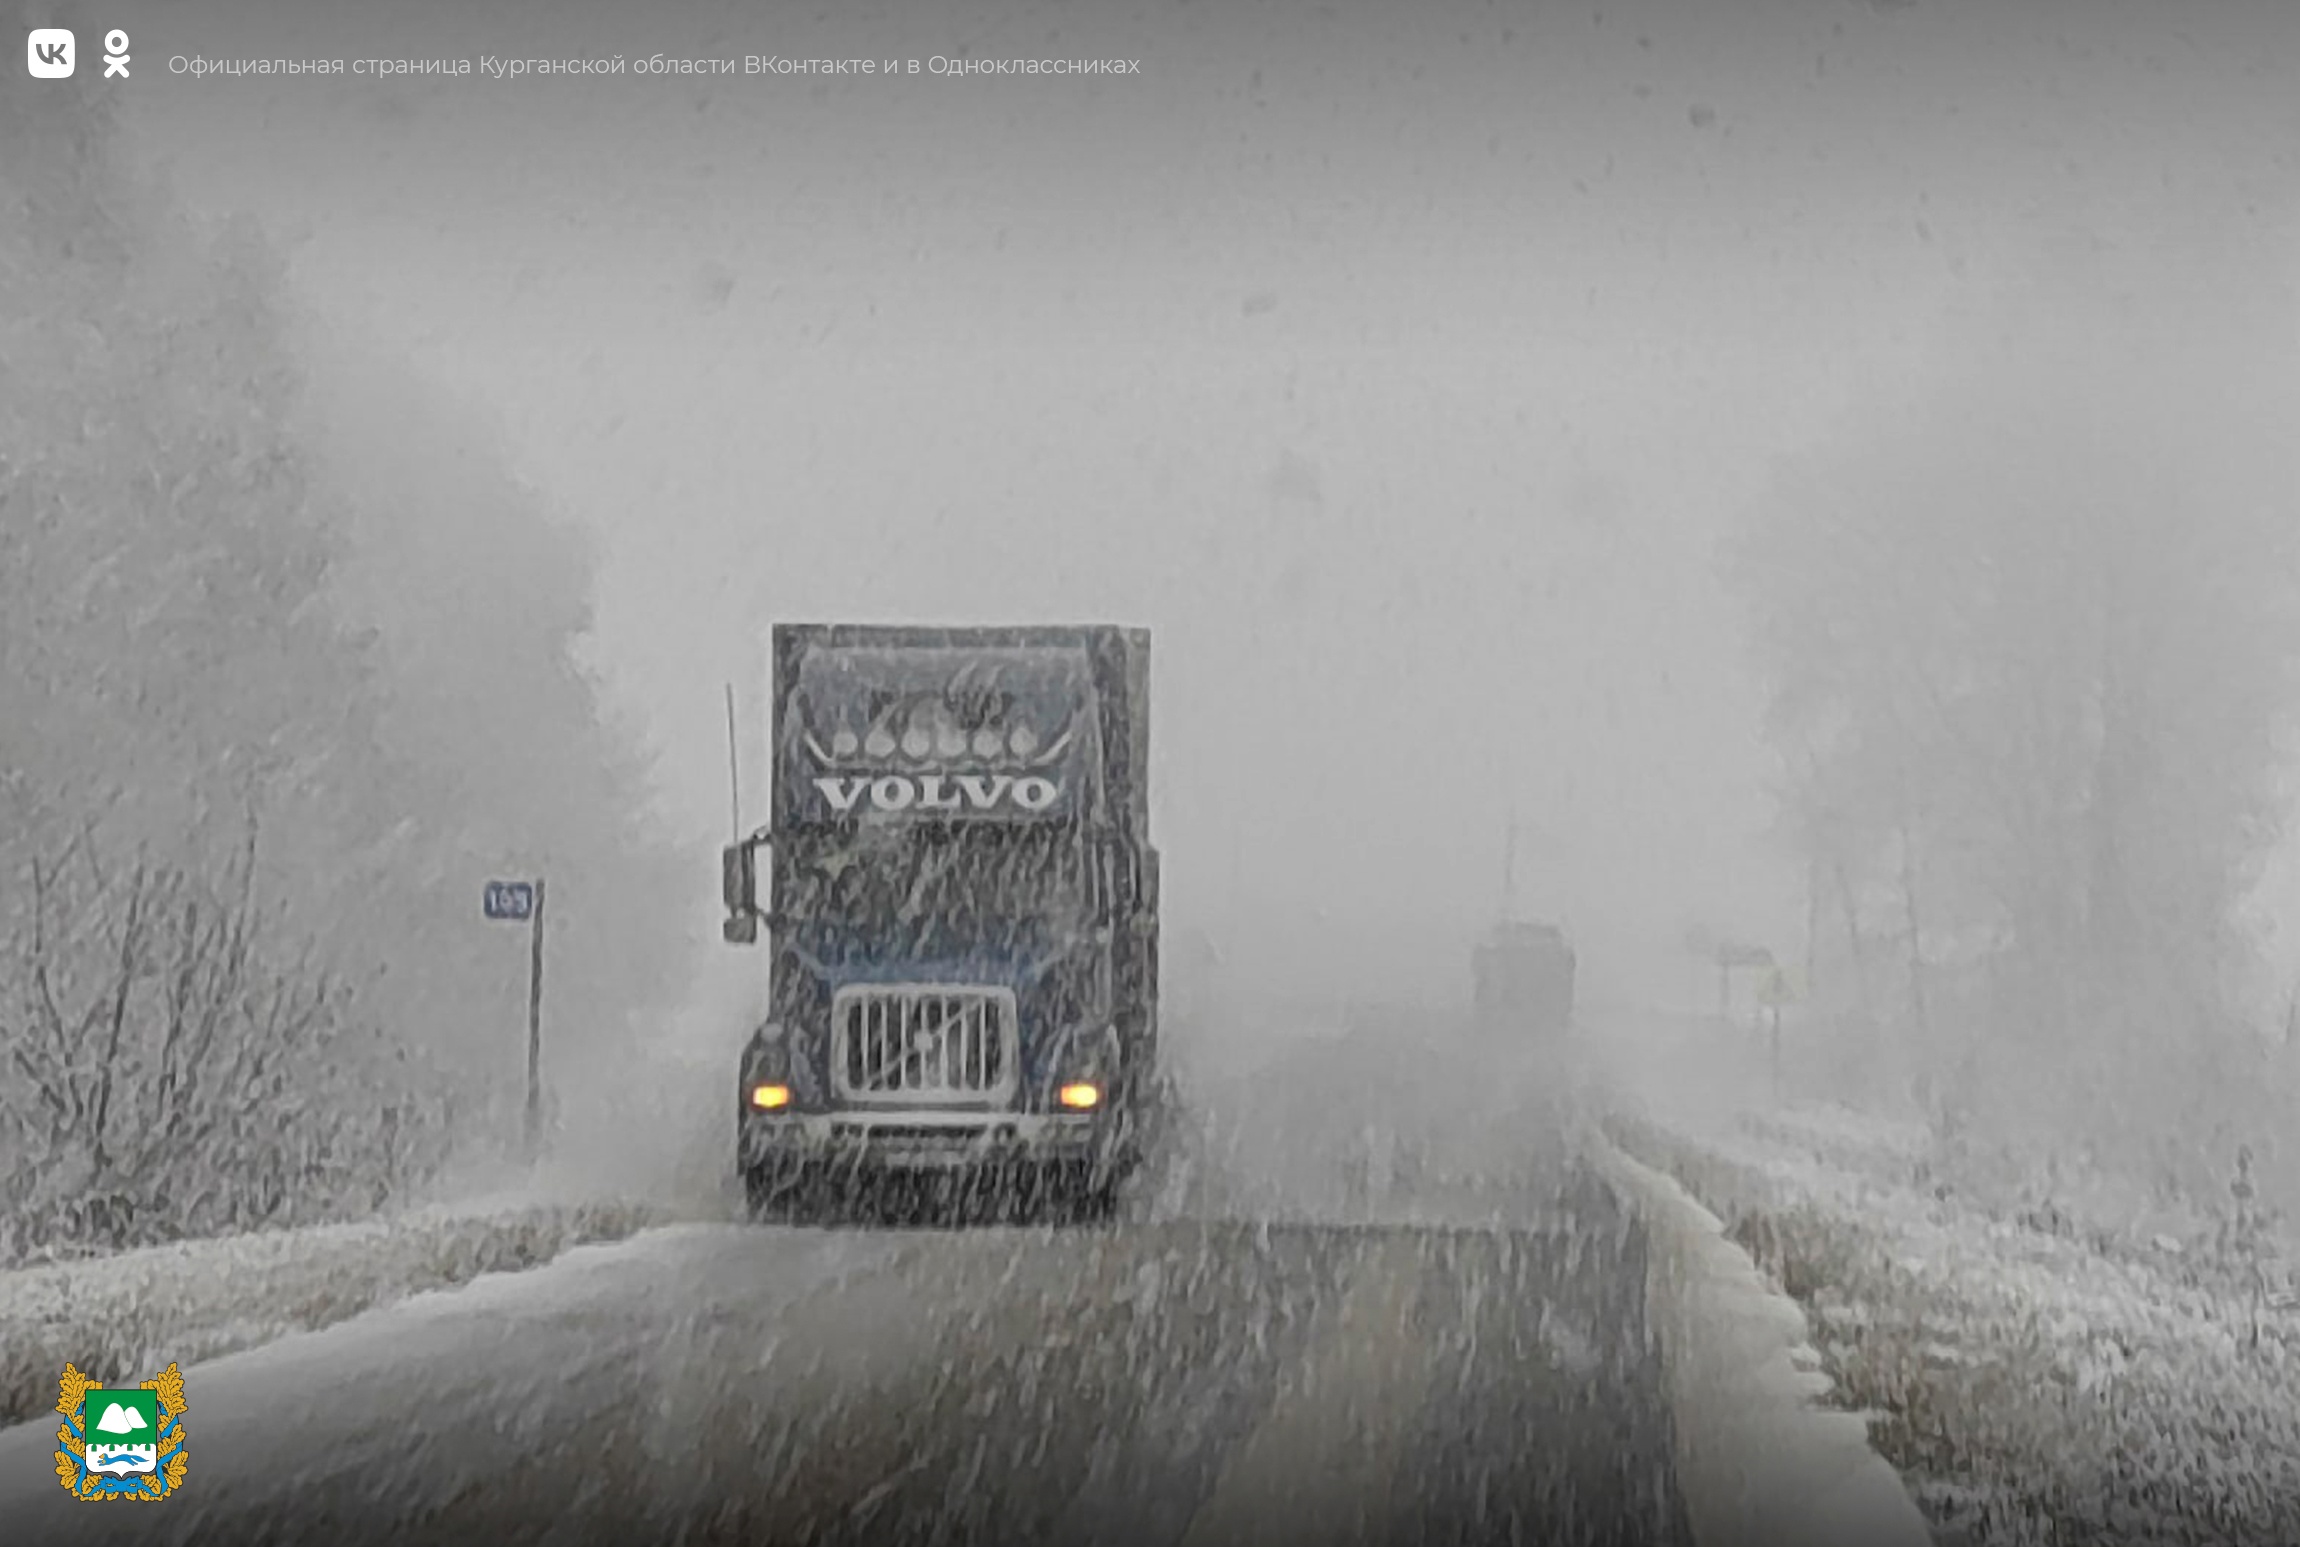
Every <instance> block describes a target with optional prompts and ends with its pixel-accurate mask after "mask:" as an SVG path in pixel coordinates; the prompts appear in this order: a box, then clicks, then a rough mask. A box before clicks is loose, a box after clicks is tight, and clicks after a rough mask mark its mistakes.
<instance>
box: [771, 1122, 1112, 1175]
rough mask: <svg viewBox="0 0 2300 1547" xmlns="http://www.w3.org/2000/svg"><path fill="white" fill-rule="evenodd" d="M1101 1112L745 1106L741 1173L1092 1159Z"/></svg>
mask: <svg viewBox="0 0 2300 1547" xmlns="http://www.w3.org/2000/svg"><path fill="white" fill-rule="evenodd" d="M1113 1131H1114V1130H1113V1125H1112V1124H1111V1122H1110V1121H1109V1120H1108V1119H1107V1118H1106V1117H1103V1116H1100V1115H1097V1114H1092V1113H1068V1112H979V1111H977V1112H935V1111H843V1112H789V1113H783V1112H753V1113H746V1114H745V1115H744V1116H743V1118H742V1129H741V1133H740V1136H739V1137H740V1145H739V1148H740V1152H741V1161H742V1166H743V1169H744V1170H746V1171H758V1170H773V1171H779V1172H786V1173H787V1172H789V1171H791V1170H796V1169H810V1170H811V1169H814V1168H817V1167H821V1168H823V1169H826V1170H843V1169H849V1168H864V1167H868V1168H873V1169H886V1170H901V1171H964V1170H976V1169H982V1170H993V1169H998V1168H1000V1167H1006V1166H1027V1165H1045V1164H1050V1163H1062V1162H1073V1163H1084V1164H1088V1165H1093V1164H1096V1163H1097V1162H1100V1161H1102V1160H1104V1158H1105V1157H1106V1154H1107V1152H1108V1150H1109V1148H1110V1139H1111V1137H1112V1135H1113Z"/></svg>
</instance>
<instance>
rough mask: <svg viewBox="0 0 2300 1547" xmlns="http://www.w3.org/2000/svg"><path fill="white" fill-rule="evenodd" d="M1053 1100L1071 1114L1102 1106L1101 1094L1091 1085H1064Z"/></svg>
mask: <svg viewBox="0 0 2300 1547" xmlns="http://www.w3.org/2000/svg"><path fill="white" fill-rule="evenodd" d="M1054 1099H1055V1100H1057V1101H1059V1102H1061V1103H1062V1104H1063V1105H1064V1106H1066V1107H1068V1108H1070V1110H1072V1111H1073V1112H1087V1111H1091V1110H1093V1109H1094V1108H1095V1107H1098V1106H1100V1105H1101V1104H1102V1092H1101V1091H1100V1090H1098V1089H1096V1088H1095V1087H1094V1086H1092V1085H1084V1084H1080V1085H1065V1086H1063V1087H1062V1089H1061V1090H1059V1091H1057V1092H1056V1093H1055V1097H1054Z"/></svg>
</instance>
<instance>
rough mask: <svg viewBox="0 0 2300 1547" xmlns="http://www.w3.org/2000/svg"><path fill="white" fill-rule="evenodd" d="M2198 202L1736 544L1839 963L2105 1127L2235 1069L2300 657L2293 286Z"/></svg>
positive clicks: (2042, 301)
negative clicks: (2258, 892) (2196, 212)
mask: <svg viewBox="0 0 2300 1547" xmlns="http://www.w3.org/2000/svg"><path fill="white" fill-rule="evenodd" d="M2177 229H2178V232H2179V234H2178V235H2177V236H2168V237H2166V238H2165V239H2163V240H2161V241H2159V242H2157V243H2155V244H2153V245H2151V246H2148V247H2145V248H2142V249H2139V250H2136V251H2132V252H2127V253H2122V254H2117V253H2108V252H2103V251H2101V250H2099V249H2097V248H2095V247H2093V246H2091V245H2089V244H2084V243H2073V244H2070V245H2068V246H2066V247H2064V248H2062V249H2060V250H2057V251H2056V252H2054V253H2053V254H2052V255H2051V256H2052V262H2051V263H2050V265H2049V266H2048V267H2047V268H2046V270H2045V271H2044V272H2043V273H2042V274H2040V275H2039V276H2038V277H2037V278H2035V279H2034V280H2032V281H2031V282H2030V283H2028V284H2025V285H2022V286H2019V287H2016V288H2015V289H2014V290H2013V291H2012V292H2011V293H2009V294H2007V295H2006V296H2004V297H2003V298H2002V300H2001V302H2000V304H1998V305H1996V306H1993V307H1990V308H1987V309H1986V310H1984V311H1983V312H1981V313H1980V314H1978V315H1974V316H1970V317H1968V318H1966V319H1964V320H1963V321H1962V322H1961V323H1960V324H1958V325H1957V327H1955V328H1953V329H1952V330H1951V332H1950V334H1949V336H1948V337H1947V339H1946V340H1945V342H1944V343H1943V344H1942V345H1941V347H1940V348H1939V350H1938V351H1937V353H1936V356H1935V359H1934V360H1933V362H1932V363H1931V365H1930V367H1929V369H1928V371H1927V372H1926V374H1925V375H1924V377H1923V379H1922V380H1921V382H1920V383H1919V384H1918V385H1917V386H1916V387H1915V388H1914V389H1913V390H1911V391H1908V392H1906V393H1900V394H1892V393H1884V392H1879V393H1876V394H1873V395H1872V396H1870V397H1869V398H1867V399H1865V400H1863V401H1860V402H1858V403H1856V404H1855V405H1854V406H1853V408H1852V410H1851V411H1850V412H1849V413H1848V414H1847V415H1846V416H1845V419H1844V424H1843V428H1842V430H1841V432H1840V433H1839V434H1838V435H1837V436H1836V437H1835V438H1834V439H1833V440H1831V441H1830V442H1829V443H1828V444H1826V445H1823V446H1821V447H1818V448H1816V449H1814V450H1813V451H1811V452H1810V453H1809V454H1806V455H1802V456H1799V457H1796V458H1794V459H1791V460H1790V461H1788V462H1786V463H1784V464H1783V465H1782V467H1781V468H1780V469H1779V474H1778V477H1777V479H1776V481H1775V488H1774V493H1773V496H1772V498H1770V499H1769V500H1768V501H1766V502H1765V503H1764V504H1763V505H1762V506H1761V507H1760V508H1758V509H1756V510H1755V511H1754V512H1753V513H1752V515H1751V517H1750V520H1749V522H1748V525H1747V528H1746V530H1745V531H1744V532H1743V533H1742V534H1741V535H1740V539H1739V541H1738V542H1737V543H1736V545H1735V547H1734V550H1733V553H1732V559H1731V564H1732V570H1733V574H1734V576H1735V579H1736V580H1737V582H1738V583H1739V585H1740V587H1741V588H1742V590H1743V592H1744V595H1745V596H1746V598H1747V600H1748V602H1749V603H1750V606H1751V616H1752V618H1753V621H1754V633H1755V638H1756V642H1757V646H1758V651H1759V656H1760V659H1761V661H1762V662H1763V665H1764V667H1765V669H1766V671H1767V672H1768V674H1769V675H1770V677H1771V680H1772V682H1773V684H1774V696H1773V703H1772V720H1771V730H1772V733H1773V735H1774V737H1775V738H1776V741H1777V742H1778V744H1779V746H1780V748H1781V750H1782V752H1783V756H1784V766H1785V768H1786V769H1787V771H1788V773H1787V788H1786V795H1787V807H1788V815H1789V817H1790V821H1789V822H1788V824H1787V826H1788V830H1789V831H1790V832H1791V833H1793V834H1794V835H1795V836H1796V838H1797V839H1798V841H1799V842H1800V843H1801V844H1803V845H1804V846H1805V848H1806V850H1807V853H1808V855H1809V857H1810V859H1811V860H1812V873H1813V874H1814V876H1815V878H1816V882H1817V884H1819V885H1820V886H1821V887H1822V888H1823V889H1824V891H1825V892H1826V893H1827V894H1828V896H1827V900H1826V902H1825V903H1824V905H1823V906H1821V907H1818V908H1817V909H1816V916H1817V917H1818V918H1819V919H1822V920H1825V921H1828V922H1827V924H1826V925H1825V926H1824V928H1825V933H1826V935H1827V938H1829V939H1830V940H1832V941H1833V942H1835V943H1836V945H1837V946H1838V947H1839V949H1838V950H1837V951H1836V952H1835V953H1834V955H1835V956H1836V957H1837V958H1838V962H1837V965H1838V967H1839V971H1838V973H1837V976H1836V982H1837V984H1838V985H1839V987H1840V990H1842V988H1844V987H1846V986H1848V985H1849V986H1853V987H1862V986H1865V987H1866V988H1867V990H1868V992H1869V994H1870V999H1871V1003H1870V1005H1869V1006H1868V1008H1869V1009H1870V1010H1871V1011H1872V1012H1882V1013H1884V1014H1886V1015H1887V1016H1888V1017H1889V1018H1891V1019H1892V1020H1894V1021H1895V1022H1896V1023H1897V1024H1899V1025H1901V1026H1903V1027H1904V1028H1907V1029H1908V1030H1910V1031H1911V1032H1912V1033H1913V1034H1916V1035H1920V1036H1923V1037H1924V1038H1926V1039H1927V1053H1928V1055H1929V1056H1932V1057H1933V1058H1934V1060H1935V1062H1937V1063H1942V1064H1947V1063H1957V1062H1961V1063H1962V1065H1963V1071H1964V1073H1965V1075H1966V1076H1967V1080H1966V1084H1965V1086H1964V1087H1963V1088H1962V1089H1961V1090H1959V1091H1958V1092H1957V1097H1958V1099H1959V1100H1972V1099H1974V1098H1975V1097H1976V1095H1978V1094H1979V1093H1981V1092H1984V1091H1986V1090H1987V1089H1989V1088H1990V1087H1991V1086H1992V1085H1993V1086H1994V1087H1995V1088H1996V1089H1997V1090H1998V1091H1999V1092H2000V1093H2003V1094H2007V1095H2011V1096H2013V1097H2014V1098H2015V1101H2016V1102H2027V1103H2032V1104H2033V1103H2034V1102H2035V1101H2036V1100H2038V1099H2039V1098H2040V1097H2051V1096H2055V1095H2058V1094H2061V1093H2063V1092H2066V1093H2071V1094H2072V1095H2073V1097H2074V1099H2073V1100H2072V1101H2071V1102H2070V1103H2069V1106H2070V1108H2071V1115H2072V1116H2074V1117H2078V1118H2079V1119H2080V1120H2083V1121H2086V1122H2088V1123H2092V1124H2095V1125H2097V1120H2098V1119H2099V1118H2100V1117H2101V1116H2103V1115H2104V1114H2105V1113H2106V1112H2107V1111H2109V1110H2114V1111H2116V1112H2118V1113H2120V1114H2123V1115H2128V1116H2134V1117H2145V1116H2146V1115H2147V1114H2148V1113H2149V1112H2150V1111H2151V1110H2154V1111H2156V1112H2157V1114H2158V1115H2166V1114H2167V1113H2169V1111H2170V1110H2171V1106H2172V1105H2173V1104H2174V1103H2173V1101H2172V1098H2173V1097H2179V1098H2182V1099H2183V1100H2187V1101H2188V1102H2189V1103H2190V1106H2191V1107H2192V1108H2193V1110H2209V1109H2210V1108H2211V1106H2212V1103H2213V1102H2214V1101H2216V1100H2219V1099H2220V1098H2221V1097H2223V1096H2225V1095H2226V1094H2227V1091H2226V1089H2225V1088H2224V1087H2221V1086H2219V1085H2218V1084H2217V1082H2218V1080H2219V1079H2220V1078H2221V1077H2222V1076H2223V1075H2226V1076H2227V1077H2229V1078H2233V1077H2234V1076H2233V1075H2232V1074H2231V1073H2230V1072H2229V1068H2230V1067H2231V1066H2223V1065H2221V1064H2218V1063H2216V1062H2215V1061H2216V1060H2218V1059H2221V1058H2222V1057H2223V1056H2224V1055H2228V1054H2230V1052H2231V1050H2232V1049H2233V1050H2237V1051H2239V1052H2240V1051H2241V1050H2242V1048H2243V1046H2244V1044H2243V1043H2242V1041H2241V1039H2238V1038H2232V1037H2231V1036H2230V1035H2229V1033H2230V1032H2231V1028H2232V1027H2234V1026H2236V1025H2237V1024H2238V1023H2239V1022H2240V1021H2241V1020H2242V1018H2243V1015H2244V1013H2245V1012H2246V1011H2247V1009H2248V1008H2249V1007H2248V1006H2246V1005H2244V1004H2242V1003H2241V1002H2240V1000H2239V998H2238V996H2237V994H2236V992H2235V990H2236V988H2237V986H2238V985H2239V983H2240V982H2241V981H2242V977H2241V972H2240V970H2239V969H2240V967H2241V964H2242V961H2243V958H2244V954H2245V951H2246V942H2245V940H2244V938H2243V936H2242V933H2241V931H2240V929H2239V927H2238V923H2237V921H2238V919H2239V916H2240V909H2241V905H2242V903H2243V901H2244V899H2245V897H2246V896H2247V894H2248V892H2249V891H2250V890H2251V888H2252V886H2253V884H2254V881H2255V877H2256V873H2257V867H2258V866H2259V865H2260V863H2261V862H2262V860H2263V858H2264V857H2265V855H2266V853H2267V850H2268V847H2269V845H2270V842H2271V840H2272V838H2273V835H2274V832H2275V827H2276V823H2277V820H2278V817H2279V815H2280V813H2279V811H2278V808H2277V802H2276V790H2277V788H2278V783H2279V773H2280V770H2281V767H2282V759H2283V756H2284V754H2285V752H2286V750H2287V747H2286V743H2285V731H2286V729H2287V727H2288V726H2289V724H2290V723H2291V718H2292V711H2293V708H2294V690H2295V685H2296V677H2295V670H2294V668H2295V662H2296V661H2300V610H2296V608H2295V599H2296V597H2300V567H2296V543H2300V483H2296V482H2295V478H2294V467H2295V464H2294V460H2293V457H2292V455H2291V452H2290V450H2289V446H2290V436H2289V424H2290V415H2291V413H2292V412H2293V411H2294V409H2295V408H2296V407H2300V390H2296V389H2300V368H2296V367H2300V360H2295V358H2294V354H2293V350H2292V346H2291V343H2290V338H2289V333H2290V329H2289V316H2290V312H2289V307H2290V297H2289V295H2288V294H2287V293H2285V292H2283V291H2282V290H2280V289H2277V288H2274V287H2270V286H2265V285H2263V284H2261V283H2260V282H2259V281H2258V280H2257V279H2256V278H2255V275H2256V274H2258V273H2259V272H2261V271H2262V270H2263V269H2264V268H2265V265H2264V264H2262V263H2261V262H2260V259H2261V256H2262V255H2261V253H2260V251H2259V249H2258V246H2257V244H2254V245H2246V244H2244V243H2242V242H2241V241H2239V240H2237V238H2238V237H2239V236H2240V235H2241V233H2240V232H2232V231H2231V230H2230V229H2229V228H2228V227H2227V226H2225V225H2216V226H2208V227H2203V228H2200V227H2199V225H2198V224H2197V223H2196V222H2195V221H2193V220H2185V221H2183V222H2181V223H2179V225H2178V227H2177ZM1880 968H1882V969H1883V970H1880ZM2047 1069H2049V1070H2051V1071H2053V1074H2052V1075H2051V1077H2050V1078H2049V1079H2048V1078H2047V1077H2046V1076H2045V1075H2043V1074H2042V1073H2041V1071H2043V1070H2047ZM2212 1070H2218V1071H2219V1072H2218V1073H2212V1072H2208V1071H2212ZM2168 1072H2170V1073H2171V1074H2173V1075H2175V1076H2177V1077H2176V1078H2171V1079H2168V1078H2167V1075H2168ZM2032 1110H2033V1105H2032Z"/></svg>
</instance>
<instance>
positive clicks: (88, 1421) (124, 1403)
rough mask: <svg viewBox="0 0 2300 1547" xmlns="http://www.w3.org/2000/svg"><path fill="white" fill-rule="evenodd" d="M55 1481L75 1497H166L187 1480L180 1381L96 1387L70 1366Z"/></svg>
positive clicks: (172, 1374)
mask: <svg viewBox="0 0 2300 1547" xmlns="http://www.w3.org/2000/svg"><path fill="white" fill-rule="evenodd" d="M58 1384H59V1386H60V1388H61V1390H60V1394H59V1395H58V1397H57V1399H56V1411H57V1412H59V1413H62V1414H63V1415H64V1421H63V1423H62V1424H60V1425H58V1426H57V1429H56V1480H57V1481H58V1482H60V1483H62V1484H63V1485H64V1486H65V1487H66V1488H67V1489H69V1490H70V1491H71V1494H72V1496H73V1497H74V1498H76V1499H90V1500H94V1499H164V1498H166V1497H167V1496H168V1495H169V1494H171V1493H173V1492H175V1491H176V1489H177V1487H179V1486H180V1485H181V1484H182V1483H183V1480H184V1467H185V1462H184V1377H183V1374H182V1372H181V1371H179V1370H178V1369H177V1368H176V1367H175V1366H174V1365H172V1364H171V1365H169V1366H168V1367H167V1368H166V1369H165V1370H162V1371H161V1372H160V1373H159V1374H158V1375H156V1376H154V1377H153V1378H152V1379H150V1380H148V1381H145V1382H144V1383H143V1384H142V1385H140V1386H99V1385H97V1384H96V1383H95V1382H94V1381H92V1380H90V1379H89V1378H88V1377H87V1376H85V1375H82V1374H81V1373H80V1371H79V1370H78V1369H77V1368H76V1367H74V1366H72V1365H69V1364H67V1365H66V1366H64V1377H63V1379H62V1380H61V1381H60V1382H59V1383H58Z"/></svg>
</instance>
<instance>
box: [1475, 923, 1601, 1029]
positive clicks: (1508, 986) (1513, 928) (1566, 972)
mask: <svg viewBox="0 0 2300 1547" xmlns="http://www.w3.org/2000/svg"><path fill="white" fill-rule="evenodd" d="M1574 965H1575V962H1574V952H1573V947H1572V946H1571V945H1570V944H1568V943H1567V941H1566V938H1565V931H1563V930H1562V929H1560V928H1558V927H1557V926H1556V925H1555V924H1546V923H1534V922H1527V921H1523V920H1517V919H1505V920H1503V921H1502V922H1501V923H1499V924H1496V925H1495V926H1494V927H1493V928H1492V929H1490V930H1488V931H1487V932H1486V934H1485V937H1484V938H1483V939H1482V940H1480V941H1479V942H1478V943H1477V946H1476V947H1475V948H1474V949H1473V950H1472V951H1471V953H1470V975H1471V978H1472V982H1473V987H1474V996H1475V997H1474V1002H1475V1006H1476V1011H1477V1019H1478V1024H1479V1025H1480V1026H1483V1027H1486V1028H1489V1029H1509V1030H1516V1031H1524V1032H1531V1033H1532V1034H1534V1035H1536V1036H1555V1035H1558V1034H1560V1033H1562V1032H1564V1031H1565V1030H1566V1028H1567V1027H1569V1026H1570V1025H1571V1024H1572V1023H1573V976H1574Z"/></svg>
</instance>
